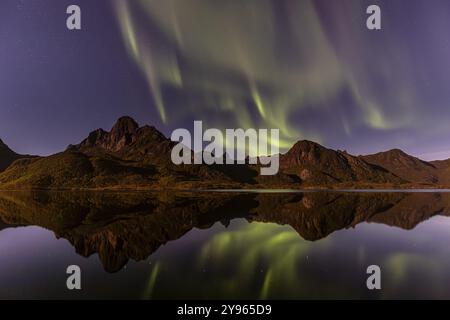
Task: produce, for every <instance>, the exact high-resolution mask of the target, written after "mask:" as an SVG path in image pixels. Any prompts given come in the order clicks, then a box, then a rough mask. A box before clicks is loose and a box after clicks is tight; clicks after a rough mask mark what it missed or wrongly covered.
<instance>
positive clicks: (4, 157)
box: [0, 139, 24, 172]
mask: <svg viewBox="0 0 450 320" xmlns="http://www.w3.org/2000/svg"><path fill="white" fill-rule="evenodd" d="M22 157H24V156H21V155H20V154H17V153H15V152H14V151H12V150H11V149H10V148H9V147H8V146H7V145H6V144H5V143H4V142H3V141H2V140H1V139H0V172H2V171H3V170H5V169H6V168H8V167H9V166H10V165H11V163H13V162H14V161H16V160H17V159H20V158H22Z"/></svg>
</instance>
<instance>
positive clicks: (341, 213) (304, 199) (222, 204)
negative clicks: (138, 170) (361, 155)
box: [0, 192, 450, 296]
mask: <svg viewBox="0 0 450 320" xmlns="http://www.w3.org/2000/svg"><path fill="white" fill-rule="evenodd" d="M449 208H450V194H447V193H341V192H309V193H283V194H277V193H259V194H258V193H243V194H231V193H215V192H209V193H208V192H204V193H198V192H196V193H158V194H157V193H138V192H135V193H133V192H126V193H125V192H124V193H122V192H2V193H0V230H2V229H5V228H9V227H14V226H40V227H43V228H46V229H49V230H51V231H53V232H54V233H55V235H56V237H57V238H65V239H67V240H68V241H69V242H70V243H71V244H72V245H73V246H74V247H75V249H76V252H77V253H78V254H80V255H82V256H86V257H87V256H90V255H92V254H95V253H98V255H99V257H100V260H101V262H102V264H103V267H104V269H105V270H106V271H108V272H117V271H119V270H120V269H122V267H123V266H124V265H125V264H126V263H127V262H128V261H129V260H130V259H132V260H136V261H140V260H144V259H146V258H147V257H148V256H150V255H151V254H152V253H154V252H155V251H156V250H157V249H158V248H159V247H160V246H161V245H163V244H165V243H167V242H169V241H174V240H177V239H179V238H181V237H182V236H183V235H185V234H186V233H188V232H189V231H190V230H192V229H193V228H202V229H205V228H210V227H211V226H212V225H213V224H215V223H216V222H220V223H222V224H223V225H224V226H228V224H229V223H230V221H231V220H232V219H236V218H244V219H246V220H247V221H248V222H250V223H251V222H253V221H257V222H268V223H269V222H270V223H276V224H279V225H289V226H290V227H292V228H293V229H294V230H295V231H296V232H297V233H298V234H299V235H300V236H301V237H302V238H304V239H306V240H311V241H315V240H319V239H322V238H325V237H327V236H328V235H329V234H331V233H333V232H334V231H336V230H340V229H345V228H350V227H354V226H356V225H357V224H359V223H361V222H373V223H381V224H385V225H388V226H393V227H398V228H402V229H412V228H414V227H415V226H417V225H418V224H419V223H421V222H422V221H424V220H427V219H428V218H430V217H432V216H434V215H449ZM256 226H257V225H256V224H255V228H253V227H252V225H250V226H249V229H248V230H250V231H251V232H250V231H249V232H247V233H246V235H245V236H242V241H245V242H246V243H249V242H252V241H259V240H258V239H259V237H260V234H259V233H258V230H259V228H257V227H256ZM267 230H269V229H265V231H267ZM242 232H244V231H242ZM234 236H235V237H236V236H237V237H239V234H238V235H236V234H235V235H234ZM286 237H288V238H289V239H286ZM291 237H292V233H286V234H284V233H279V234H274V235H272V237H271V238H270V241H271V242H270V243H267V246H266V248H270V247H271V246H273V247H274V248H277V251H280V250H281V249H282V247H283V243H284V242H286V241H288V242H292V241H295V239H291ZM266 238H267V237H266ZM228 240H229V239H228V238H227V236H224V235H222V236H221V237H217V238H215V239H214V241H213V242H211V243H210V244H208V245H207V246H206V247H205V248H204V252H203V254H204V255H205V256H214V252H215V251H218V250H219V251H220V250H226V249H227V246H226V244H227V243H229V241H228ZM229 248H231V249H232V247H228V249H229ZM290 248H291V249H292V248H294V249H293V250H291V251H289V252H285V253H283V254H285V255H286V256H289V255H299V254H301V253H302V251H303V249H302V246H301V245H300V244H299V246H291V247H290ZM248 256H249V257H251V253H249V255H248ZM249 259H251V258H249ZM277 260H280V262H279V263H280V264H282V263H283V259H281V257H280V259H277ZM280 270H284V271H283V272H286V268H284V267H283V268H281V267H280ZM262 291H263V292H261V296H264V295H265V294H264V288H263V289H262Z"/></svg>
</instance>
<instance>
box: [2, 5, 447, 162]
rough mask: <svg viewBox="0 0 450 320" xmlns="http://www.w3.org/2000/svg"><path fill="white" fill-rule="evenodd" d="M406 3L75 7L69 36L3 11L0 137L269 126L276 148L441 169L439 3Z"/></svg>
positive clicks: (27, 148)
mask: <svg viewBox="0 0 450 320" xmlns="http://www.w3.org/2000/svg"><path fill="white" fill-rule="evenodd" d="M405 2H406V1H364V0H339V1H325V0H320V1H319V0H316V1H312V0H311V1H307V0H246V1H240V0H232V1H223V0H222V1H220V0H165V1H162V0H136V1H126V0H102V1H95V2H92V1H81V0H80V1H71V2H70V4H71V3H77V4H78V5H80V7H81V9H82V12H83V21H82V23H83V30H81V31H79V32H78V33H77V32H69V31H67V30H65V28H64V26H65V24H64V23H63V22H64V19H65V6H66V5H68V4H69V1H61V2H58V5H55V4H54V2H53V1H48V0H47V1H44V0H37V1H19V0H17V1H15V0H6V1H2V3H1V4H0V14H1V15H2V19H0V20H1V22H0V41H1V43H2V46H1V48H0V68H1V70H2V73H1V75H0V97H2V106H1V107H0V138H2V139H4V140H5V141H6V142H7V143H9V144H10V146H11V147H12V148H14V149H16V150H17V151H19V152H23V153H37V154H46V153H51V152H56V151H60V150H61V149H64V148H65V146H66V145H67V144H69V143H73V142H77V141H78V140H80V138H81V137H83V136H84V135H85V134H86V132H87V131H90V130H92V129H93V128H97V127H104V128H106V129H109V127H110V125H111V124H112V122H113V119H115V118H117V117H118V116H121V115H124V114H128V115H131V116H133V117H135V118H136V119H137V120H138V121H139V122H141V123H144V122H146V123H150V124H153V125H155V126H156V127H158V128H159V129H161V130H162V131H163V132H164V133H165V134H166V135H170V132H171V131H172V130H174V129H176V128H179V127H186V128H189V127H190V126H191V125H192V123H193V121H194V120H202V121H203V122H204V123H205V124H206V125H207V126H209V127H216V128H239V127H241V128H250V127H251V128H279V129H280V139H281V141H280V142H281V144H280V149H281V150H286V149H287V148H289V147H290V146H291V145H292V144H293V143H294V142H295V141H297V140H299V139H309V140H314V141H316V142H319V143H321V144H323V145H325V146H327V147H331V148H336V149H346V150H348V151H349V152H351V153H354V154H361V153H371V152H377V151H380V150H386V149H390V148H397V147H398V148H401V149H403V150H405V151H406V152H409V153H411V154H413V155H416V156H420V157H422V158H424V159H427V160H428V159H439V158H446V157H450V144H449V143H448V139H447V137H448V136H449V134H450V127H449V126H448V125H447V121H446V119H448V118H450V108H449V106H448V105H449V103H450V90H448V88H447V87H448V84H449V80H450V79H449V74H450V58H449V57H450V36H449V35H448V30H449V29H450V28H449V27H450V3H449V2H448V1H446V0H432V1H423V0H413V1H408V3H407V5H406V4H405ZM369 4H378V5H379V6H380V7H381V10H382V30H380V31H370V30H368V29H367V28H366V27H365V21H366V18H367V15H366V13H365V9H366V8H367V6H368V5H369ZM5 15H6V16H5ZM50 119H51V120H50ZM34 139H36V141H34ZM42 141H44V142H42ZM38 142H39V143H38Z"/></svg>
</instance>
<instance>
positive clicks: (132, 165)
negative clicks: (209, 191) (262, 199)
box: [0, 117, 236, 189]
mask: <svg viewBox="0 0 450 320" xmlns="http://www.w3.org/2000/svg"><path fill="white" fill-rule="evenodd" d="M173 145H174V143H173V142H172V141H170V140H169V139H167V138H166V137H164V135H163V134H162V133H161V132H159V131H158V130H156V129H155V128H154V127H150V126H143V127H139V126H138V124H137V123H136V122H135V121H134V120H133V119H131V118H129V117H122V118H120V119H119V120H118V121H117V123H116V124H115V125H114V126H113V127H112V129H111V130H110V131H109V132H108V131H105V130H103V129H97V130H95V131H93V132H91V133H90V134H89V136H88V137H87V138H86V139H84V140H83V141H82V142H81V143H79V144H77V145H69V147H68V148H67V149H66V151H64V152H61V153H58V154H55V155H51V156H49V157H41V158H32V159H21V160H18V161H16V162H14V163H13V164H12V165H11V166H10V167H9V168H8V169H7V170H5V171H4V172H2V173H1V174H0V186H1V187H2V188H3V189H85V188H89V189H91V188H92V189H102V188H133V189H136V188H138V189H139V188H145V189H156V188H165V187H168V186H172V187H176V186H177V187H180V188H190V187H192V185H193V184H195V185H196V186H197V187H211V181H212V182H214V184H215V185H219V186H221V187H224V188H227V187H236V185H233V181H232V180H231V179H230V178H229V177H227V175H225V174H224V173H222V172H220V171H218V170H215V169H213V168H212V167H209V166H206V165H200V166H194V165H192V166H187V165H182V166H176V165H174V164H172V162H171V160H170V154H171V150H172V146H173Z"/></svg>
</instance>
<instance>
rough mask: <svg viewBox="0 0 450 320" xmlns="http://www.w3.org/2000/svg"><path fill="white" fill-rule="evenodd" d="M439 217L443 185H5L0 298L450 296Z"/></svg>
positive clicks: (448, 207) (443, 218)
mask: <svg viewBox="0 0 450 320" xmlns="http://www.w3.org/2000/svg"><path fill="white" fill-rule="evenodd" d="M447 216H450V194H449V193H444V192H440V193H438V192H413V193H404V192H389V193H386V192H370V193H367V192H308V193H298V192H297V193H276V192H269V193H257V192H253V193H245V194H240V193H229V192H222V193H217V192H216V193H215V192H205V193H183V194H181V193H180V194H174V193H167V194H154V193H107V192H95V193H94V192H93V193H70V192H54V193H41V192H28V193H22V192H20V193H19V192H15V193H5V192H3V193H0V284H1V285H0V298H3V299H10V298H22V299H30V298H42V299H46V298H63V299H73V298H88V299H91V298H92V299H94V298H126V299H152V298H156V299H159V298H184V299H185V298H235V299H239V298H276V299H281V298H283V299H285V298H287V299H298V298H302V299H304V298H306V299H311V298H329V299H334V298H355V299H359V298H370V299H390V298H430V299H431V298H447V299H449V298H450V285H449V284H450V245H449V244H450V218H448V217H447ZM72 264H76V265H79V266H80V267H81V270H82V287H83V288H82V290H81V291H77V292H74V291H69V290H67V289H66V286H65V284H66V277H67V275H66V273H65V271H66V268H67V266H68V265H72ZM371 264H377V265H379V266H380V267H381V270H382V290H380V291H369V290H368V289H367V288H366V278H367V274H366V268H367V266H369V265H371Z"/></svg>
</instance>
